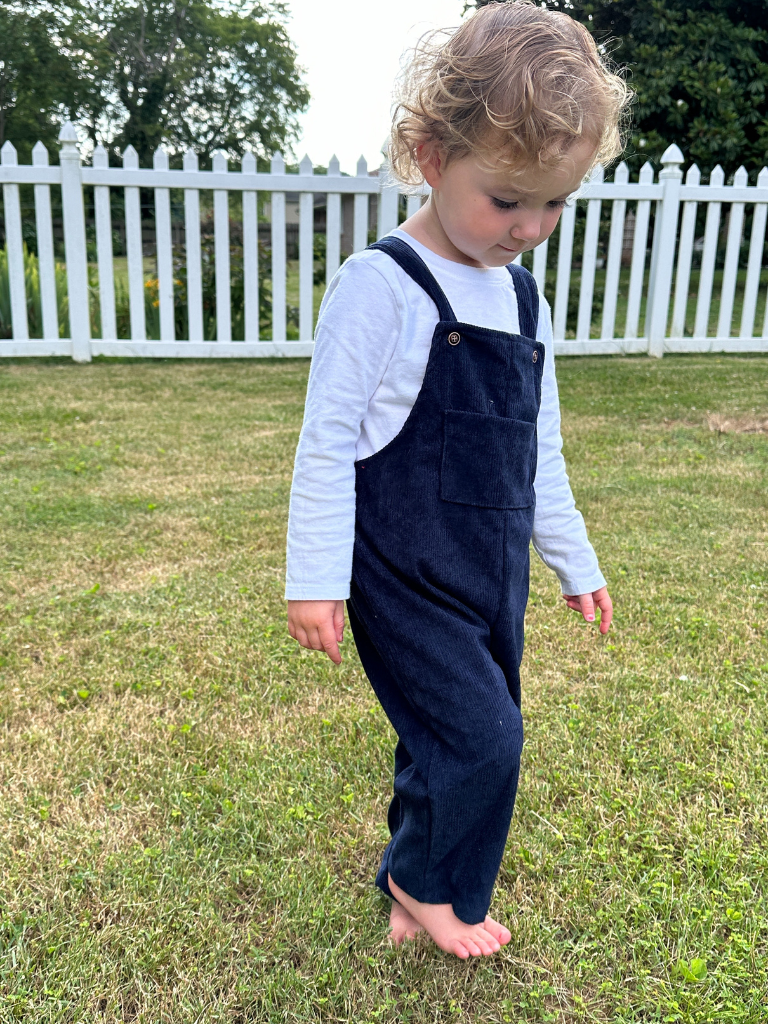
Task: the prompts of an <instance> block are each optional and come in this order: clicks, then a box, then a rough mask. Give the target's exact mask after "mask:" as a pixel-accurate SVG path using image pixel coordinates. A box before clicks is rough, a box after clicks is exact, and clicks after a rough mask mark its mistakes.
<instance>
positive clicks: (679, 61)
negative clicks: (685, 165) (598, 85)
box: [477, 0, 768, 173]
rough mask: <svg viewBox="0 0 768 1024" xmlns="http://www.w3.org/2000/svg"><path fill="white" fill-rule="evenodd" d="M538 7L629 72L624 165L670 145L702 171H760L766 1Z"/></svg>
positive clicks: (584, 2)
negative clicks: (557, 13) (566, 20)
mask: <svg viewBox="0 0 768 1024" xmlns="http://www.w3.org/2000/svg"><path fill="white" fill-rule="evenodd" d="M487 2H493V0H478V2H477V6H480V7H481V6H483V5H484V4H485V3H487ZM545 2H546V6H547V7H549V8H551V9H553V10H563V11H565V12H566V13H567V14H570V15H571V16H572V17H574V18H576V19H577V20H578V21H580V22H582V23H583V24H584V25H585V26H586V27H587V28H588V29H589V30H590V32H592V34H593V35H594V37H595V40H596V41H597V43H598V44H599V45H601V46H603V47H604V48H605V49H606V50H608V51H609V52H610V54H611V56H612V58H613V60H614V61H615V62H616V63H617V64H619V65H620V66H624V67H626V69H627V71H628V72H629V74H628V78H629V82H630V84H631V86H632V88H633V89H634V90H635V92H636V94H637V97H636V100H635V103H634V106H633V138H632V142H631V144H630V146H629V148H628V152H627V157H628V158H629V159H630V160H634V161H635V162H637V161H638V160H645V159H647V158H648V157H651V158H655V159H656V160H658V158H659V157H660V156H661V154H662V153H663V151H664V149H665V148H666V147H667V146H668V145H669V144H670V143H671V142H676V143H677V144H678V145H679V146H680V148H681V149H682V150H683V153H684V154H685V156H686V158H687V159H690V160H694V161H696V162H697V163H698V164H699V166H700V168H701V170H702V171H704V172H707V171H709V170H711V169H712V167H714V165H715V164H718V163H719V164H722V166H723V168H724V169H725V170H726V172H727V173H729V172H733V171H734V170H735V169H736V168H737V167H738V166H739V164H742V163H743V164H745V166H747V168H748V169H751V170H753V171H754V170H758V169H760V168H761V167H762V166H763V165H764V164H766V163H768V16H767V15H766V3H765V0H545Z"/></svg>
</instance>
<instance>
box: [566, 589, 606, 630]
mask: <svg viewBox="0 0 768 1024" xmlns="http://www.w3.org/2000/svg"><path fill="white" fill-rule="evenodd" d="M563 600H564V601H565V603H566V604H567V605H568V607H569V608H573V610H574V611H575V612H581V614H582V615H583V616H584V618H585V619H586V620H587V622H594V621H595V606H597V607H598V608H599V609H600V632H601V633H607V632H608V627H609V626H610V624H611V619H612V618H613V603H612V602H611V599H610V597H609V596H608V588H607V587H600V589H599V590H596V591H595V592H594V593H593V594H575V595H574V596H573V597H571V596H569V595H568V594H563Z"/></svg>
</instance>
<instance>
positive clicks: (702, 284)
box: [693, 164, 725, 338]
mask: <svg viewBox="0 0 768 1024" xmlns="http://www.w3.org/2000/svg"><path fill="white" fill-rule="evenodd" d="M724 180H725V172H724V171H723V168H722V167H721V166H720V164H718V165H717V167H715V169H714V170H713V171H712V173H711V174H710V176H709V185H710V187H711V188H720V186H721V185H722V184H723V181H724ZM720 206H721V204H720V203H709V205H708V206H707V222H706V226H705V228H704V251H703V252H702V254H701V273H700V274H699V294H698V297H697V299H696V323H695V325H694V328H693V333H694V336H695V337H697V338H706V337H707V334H708V330H709V310H710V306H711V304H712V283H713V281H714V278H715V257H716V256H717V236H718V231H719V228H720Z"/></svg>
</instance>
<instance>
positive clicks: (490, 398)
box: [347, 237, 544, 924]
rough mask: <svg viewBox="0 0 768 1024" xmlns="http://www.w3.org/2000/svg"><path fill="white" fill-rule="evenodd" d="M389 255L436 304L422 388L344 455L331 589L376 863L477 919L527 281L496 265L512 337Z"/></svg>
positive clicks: (512, 629)
mask: <svg viewBox="0 0 768 1024" xmlns="http://www.w3.org/2000/svg"><path fill="white" fill-rule="evenodd" d="M369 248H371V249H380V250H382V251H383V252H385V253H386V254H387V255H389V256H390V257H391V258H392V259H393V260H395V262H396V263H398V264H399V265H400V267H402V269H403V270H404V271H405V272H406V273H407V274H408V275H409V276H410V277H411V278H413V280H414V281H415V282H416V283H417V284H418V285H420V286H421V287H422V288H423V289H424V290H425V292H426V293H427V294H428V295H429V296H430V298H431V299H432V300H433V301H434V303H435V305H436V306H437V310H438V315H439V322H438V324H437V326H436V327H435V332H434V335H433V337H432V344H431V348H430V353H429V360H428V362H427V368H426V371H425V374H424V380H423V383H422V386H421V390H420V391H419V394H418V396H417V398H416V401H415V403H414V405H413V407H412V409H411V411H410V414H409V416H408V418H407V420H406V422H405V424H404V425H403V427H402V429H401V430H400V432H399V433H398V434H397V436H396V437H394V438H393V439H392V440H391V441H390V442H389V443H388V444H386V445H385V446H384V448H382V449H381V450H380V451H378V452H376V453H375V454H374V455H371V456H369V457H368V458H365V459H361V460H359V461H358V462H356V463H355V472H356V484H355V487H356V518H355V545H354V555H353V561H352V583H351V590H350V597H349V600H348V603H347V608H348V614H349V622H350V627H351V629H352V634H353V636H354V639H355V643H356V645H357V649H358V652H359V655H360V660H361V662H362V664H363V668H364V669H365V672H366V675H367V676H368V678H369V680H370V682H371V685H372V687H373V689H374V691H375V693H376V696H377V697H378V699H379V701H380V702H381V704H382V707H383V708H384V711H385V712H386V715H387V717H388V718H389V720H390V722H391V723H392V726H393V727H394V729H395V732H396V733H397V735H398V738H399V740H398V743H397V747H396V749H395V783H394V793H395V795H394V798H393V800H392V803H391V805H390V808H389V814H388V824H389V830H390V833H391V836H392V838H391V840H390V842H389V845H388V846H387V848H386V850H385V853H384V857H383V861H382V864H381V868H380V870H379V873H378V875H377V878H376V884H377V885H378V886H379V888H381V889H382V890H383V891H384V892H385V893H386V894H387V895H388V896H392V893H391V892H390V889H389V885H388V883H387V873H388V872H389V873H390V874H391V875H392V878H393V879H394V880H395V882H396V883H397V884H398V885H399V886H400V887H401V888H402V889H403V890H404V891H405V892H406V893H408V895H409V896H412V897H413V898H414V899H416V900H419V901H421V902H425V903H451V904H453V910H454V913H455V914H456V916H457V917H459V918H460V919H461V920H462V921H464V922H466V923H467V924H478V923H480V922H482V921H483V920H484V919H485V916H486V913H487V911H488V907H489V905H490V901H491V893H492V890H493V884H494V882H495V880H496V875H497V874H498V870H499V866H500V864H501V858H502V854H503V852H504V844H505V842H506V838H507V833H508V831H509V824H510V821H511V818H512V811H513V808H514V803H515V793H516V791H517V779H518V773H519V768H520V754H521V751H522V745H523V724H522V717H521V714H520V676H519V667H520V661H521V658H522V653H523V620H524V616H525V606H526V603H527V600H528V570H529V543H530V539H531V531H532V528H533V513H534V503H535V496H534V490H533V481H534V476H535V473H536V454H537V438H536V420H537V417H538V413H539V405H540V402H541V375H542V370H543V366H544V346H543V345H542V344H541V343H540V342H538V341H536V340H535V338H536V327H537V322H538V292H537V290H536V285H535V283H534V281H533V278H532V277H531V275H530V274H529V273H528V271H527V270H524V269H523V268H522V267H519V266H515V265H514V264H510V266H509V267H508V270H509V272H510V273H511V275H512V278H513V281H514V286H515V292H516V296H517V304H518V315H519V321H520V334H519V335H518V334H507V333H505V332H502V331H495V330H490V329H487V328H485V327H477V326H474V325H472V324H464V323H459V322H458V321H457V320H456V317H455V316H454V314H453V310H452V309H451V307H450V305H449V303H448V300H447V299H446V297H445V294H444V293H443V291H442V289H441V288H440V286H439V285H438V283H437V281H436V280H435V278H434V277H433V276H432V274H431V273H430V271H429V270H428V268H427V266H426V264H425V263H424V262H423V260H422V259H421V258H420V257H419V256H418V255H417V254H416V252H414V250H413V249H412V248H411V247H410V246H409V245H408V244H407V243H406V242H403V241H402V240H401V239H398V238H394V237H386V238H384V239H382V240H381V241H379V242H375V243H374V244H373V245H371V246H369Z"/></svg>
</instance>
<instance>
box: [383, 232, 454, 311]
mask: <svg viewBox="0 0 768 1024" xmlns="http://www.w3.org/2000/svg"><path fill="white" fill-rule="evenodd" d="M368 248H369V249H380V250H381V251H382V252H385V253H386V254H387V256H391V257H392V259H393V260H394V261H395V263H397V265H398V266H399V267H401V268H402V269H403V270H404V271H405V272H406V274H408V276H409V277H412V278H413V280H414V281H415V282H416V284H417V285H419V287H420V288H423V289H424V291H425V292H426V293H427V295H428V296H429V297H430V299H432V301H433V302H434V304H435V305H436V306H437V314H438V316H439V317H440V319H441V320H450V321H454V322H455V320H456V317H455V315H454V312H453V310H452V309H451V304H450V302H449V301H448V299H447V298H446V297H445V292H444V291H443V289H442V288H441V287H440V285H439V284H438V283H437V281H436V280H435V278H434V277H433V276H432V273H431V272H430V270H429V268H428V267H427V265H426V263H425V262H424V260H423V259H422V258H421V256H419V254H418V253H417V252H416V251H415V250H414V249H412V248H411V246H410V245H408V243H407V242H404V241H403V240H402V239H401V238H395V237H393V236H392V235H385V236H384V238H382V239H380V240H379V241H378V242H372V243H371V245H369V246H368Z"/></svg>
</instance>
